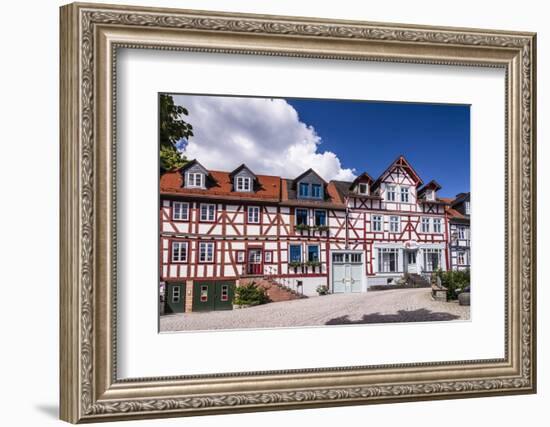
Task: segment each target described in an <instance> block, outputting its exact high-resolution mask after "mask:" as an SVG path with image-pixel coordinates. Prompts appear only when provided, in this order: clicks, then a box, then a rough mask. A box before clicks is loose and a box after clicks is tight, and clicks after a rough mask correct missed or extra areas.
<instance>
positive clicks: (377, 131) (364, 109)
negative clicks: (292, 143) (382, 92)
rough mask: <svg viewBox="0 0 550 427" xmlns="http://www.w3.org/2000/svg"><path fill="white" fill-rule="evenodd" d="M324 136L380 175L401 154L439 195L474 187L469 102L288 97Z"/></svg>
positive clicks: (345, 159)
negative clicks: (434, 183)
mask: <svg viewBox="0 0 550 427" xmlns="http://www.w3.org/2000/svg"><path fill="white" fill-rule="evenodd" d="M287 102H288V103H289V104H290V105H292V106H293V107H294V108H295V109H296V111H297V112H298V114H299V116H300V120H302V121H303V122H305V123H308V124H310V125H312V126H313V127H314V128H315V130H316V131H317V133H318V134H319V135H320V136H321V137H322V143H321V145H320V147H321V149H322V150H330V151H333V152H335V153H337V154H338V157H339V158H340V161H341V162H342V164H343V166H344V167H352V168H355V169H356V170H357V171H366V172H368V173H369V175H371V176H372V177H373V178H375V179H376V177H378V176H379V175H380V173H382V172H383V171H384V170H385V169H386V168H387V167H388V164H389V163H390V162H391V161H393V160H394V159H395V158H396V157H397V156H398V155H399V154H403V155H404V156H405V157H406V158H407V160H408V161H409V162H410V163H411V164H412V166H413V168H414V169H415V170H416V171H417V172H418V174H419V175H420V177H421V178H422V179H423V180H424V182H429V181H430V180H431V179H435V180H436V181H438V182H439V183H440V184H441V186H442V187H443V188H442V189H441V190H440V192H439V194H440V195H441V196H449V197H451V196H454V195H456V194H457V193H460V192H466V191H469V190H470V107H469V106H466V105H445V104H416V103H393V102H391V103H390V102H358V101H338V100H322V101H319V100H298V99H287Z"/></svg>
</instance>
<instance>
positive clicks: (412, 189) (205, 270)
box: [159, 156, 450, 312]
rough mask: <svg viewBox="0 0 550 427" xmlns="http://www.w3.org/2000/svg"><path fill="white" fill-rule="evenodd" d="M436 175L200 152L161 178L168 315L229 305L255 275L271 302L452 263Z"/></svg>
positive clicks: (402, 163)
mask: <svg viewBox="0 0 550 427" xmlns="http://www.w3.org/2000/svg"><path fill="white" fill-rule="evenodd" d="M439 189H440V186H439V184H437V183H436V182H435V181H430V182H429V183H427V184H425V185H424V183H423V181H422V179H421V178H420V177H419V175H418V174H417V173H416V171H415V170H414V169H413V167H412V166H411V165H410V164H409V162H408V161H407V160H406V159H405V158H404V157H403V156H399V157H398V158H397V159H396V160H395V161H394V162H392V163H391V165H390V166H389V167H388V168H387V169H386V170H385V171H384V172H383V173H382V174H381V175H380V176H379V177H378V178H377V179H376V180H375V179H373V178H372V177H371V176H369V175H368V174H367V173H362V174H361V175H359V176H358V177H357V178H356V179H355V180H354V181H353V182H344V181H329V182H327V181H325V179H323V177H321V176H320V175H319V174H318V173H316V172H315V171H314V170H313V169H309V170H307V171H305V172H304V173H302V174H301V175H299V176H297V177H294V178H288V177H279V176H269V175H260V174H256V173H255V171H253V170H251V169H250V168H248V167H247V166H246V165H244V164H243V165H241V166H239V167H237V168H236V169H235V170H233V171H229V172H223V171H213V170H208V169H206V168H205V167H204V166H203V165H201V164H200V163H199V162H198V161H197V160H193V161H190V162H188V163H187V164H186V165H185V166H184V167H183V168H181V169H179V170H176V171H172V172H167V173H165V174H163V175H162V176H161V180H160V218H159V220H160V225H159V226H160V260H159V261H160V262H159V265H160V282H161V286H162V287H163V288H164V294H165V296H166V301H167V306H166V307H167V311H168V312H181V311H186V312H187V311H197V310H216V309H231V307H232V305H231V300H232V296H233V292H234V288H235V286H238V285H240V284H243V283H246V282H249V281H256V282H259V283H265V284H266V287H271V288H272V289H271V292H273V293H274V295H275V293H276V292H275V291H281V290H282V291H281V292H279V294H277V298H278V299H287V298H285V295H284V292H287V294H288V298H291V297H292V296H293V295H297V294H300V295H302V294H303V295H315V294H316V289H317V288H318V287H319V286H321V285H324V286H326V287H327V288H328V289H329V291H330V292H333V293H338V292H366V291H367V290H368V288H369V287H370V286H373V285H377V286H383V285H386V284H391V283H394V282H395V280H396V279H398V278H400V277H402V276H403V275H404V274H405V273H409V274H417V275H423V274H424V275H425V274H427V273H430V272H432V271H435V270H437V269H440V268H441V269H443V270H446V269H447V268H448V267H449V265H450V254H449V252H448V245H447V242H448V240H449V238H448V233H449V226H448V220H447V218H448V215H447V212H446V209H445V207H446V203H445V201H443V200H441V199H440V198H438V196H437V191H438V190H439Z"/></svg>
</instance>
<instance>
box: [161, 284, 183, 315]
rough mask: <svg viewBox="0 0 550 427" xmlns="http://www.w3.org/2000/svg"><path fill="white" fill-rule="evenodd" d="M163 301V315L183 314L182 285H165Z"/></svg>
mask: <svg viewBox="0 0 550 427" xmlns="http://www.w3.org/2000/svg"><path fill="white" fill-rule="evenodd" d="M165 301H166V304H165V306H164V307H165V308H164V311H165V313H183V312H184V310H185V291H184V286H183V284H182V283H167V284H166V293H165Z"/></svg>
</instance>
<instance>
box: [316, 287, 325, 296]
mask: <svg viewBox="0 0 550 427" xmlns="http://www.w3.org/2000/svg"><path fill="white" fill-rule="evenodd" d="M315 290H316V291H317V293H318V294H319V295H327V294H328V287H327V285H319V286H317V289H315Z"/></svg>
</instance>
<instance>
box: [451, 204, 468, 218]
mask: <svg viewBox="0 0 550 427" xmlns="http://www.w3.org/2000/svg"><path fill="white" fill-rule="evenodd" d="M446 211H447V214H448V215H449V218H451V219H468V218H467V217H465V216H464V215H462V214H461V213H460V212H458V211H457V210H456V209H453V208H451V207H449V208H447V209H446Z"/></svg>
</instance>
